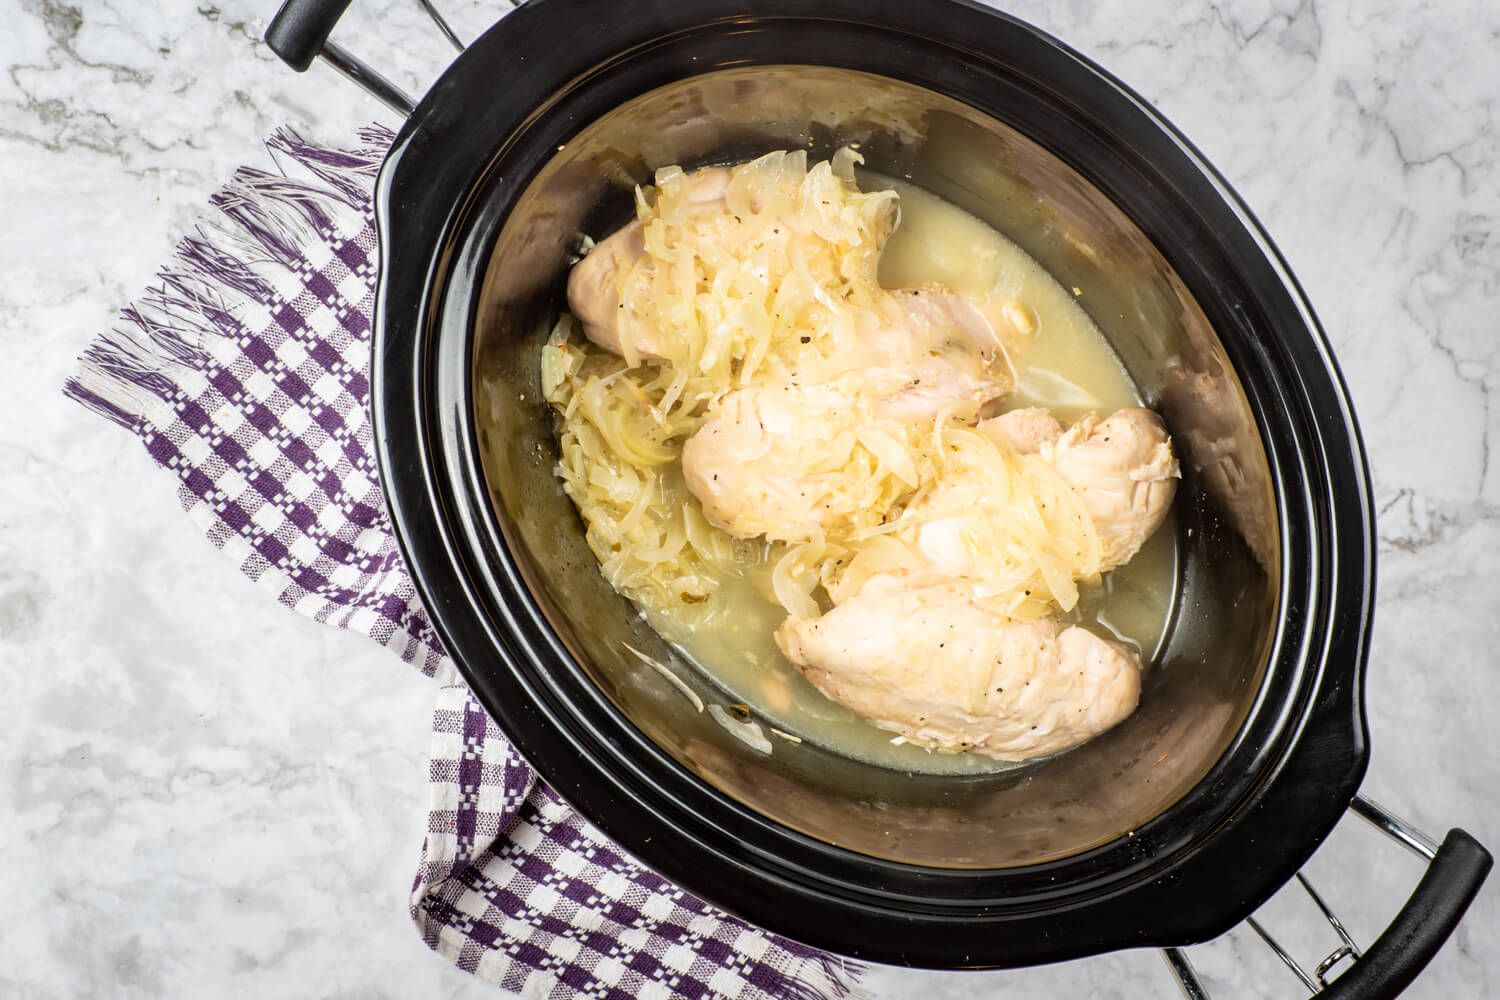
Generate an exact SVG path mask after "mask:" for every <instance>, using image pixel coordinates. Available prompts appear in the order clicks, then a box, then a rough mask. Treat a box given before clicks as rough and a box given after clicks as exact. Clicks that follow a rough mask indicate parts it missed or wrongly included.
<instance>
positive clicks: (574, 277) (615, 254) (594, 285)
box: [568, 167, 730, 361]
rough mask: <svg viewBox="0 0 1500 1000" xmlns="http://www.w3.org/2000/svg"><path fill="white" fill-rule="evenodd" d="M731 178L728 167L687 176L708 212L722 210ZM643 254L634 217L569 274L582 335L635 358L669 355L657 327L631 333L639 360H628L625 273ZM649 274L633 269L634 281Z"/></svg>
mask: <svg viewBox="0 0 1500 1000" xmlns="http://www.w3.org/2000/svg"><path fill="white" fill-rule="evenodd" d="M729 178H730V172H729V168H727V167H706V168H704V169H702V170H695V171H693V172H692V173H691V174H689V175H688V189H687V190H688V199H689V201H690V202H691V203H692V204H693V205H695V206H701V208H702V211H703V212H704V213H705V214H707V213H709V212H716V211H719V210H720V209H722V208H723V206H724V192H725V191H726V190H727V189H728V187H729ZM645 254H646V241H645V239H644V238H643V236H642V233H641V223H640V220H639V219H631V220H630V222H629V223H627V224H626V225H624V226H622V227H621V228H620V229H618V230H616V231H615V232H614V233H612V234H611V235H610V236H609V237H608V238H606V239H605V240H604V241H603V242H601V243H598V244H596V245H595V246H594V248H593V249H592V250H590V251H589V252H588V254H587V255H586V256H585V257H584V258H583V260H580V261H579V262H578V263H577V264H574V265H573V270H572V271H571V272H570V273H569V275H568V308H569V309H570V310H571V311H572V313H573V315H574V316H576V317H577V318H578V320H579V321H580V322H581V323H582V324H583V332H584V335H585V336H587V337H588V338H589V339H590V340H592V341H593V342H594V343H596V344H598V345H599V346H600V347H602V348H604V349H605V350H606V351H609V352H611V353H613V354H619V355H621V356H622V357H626V358H627V359H629V360H633V361H636V360H652V359H660V358H662V357H664V356H665V355H664V354H663V353H662V349H661V345H660V344H659V343H658V342H657V341H656V340H655V337H656V331H654V330H652V329H650V328H649V327H646V326H644V325H642V326H639V327H637V328H632V329H631V330H630V331H629V332H630V335H631V341H632V345H631V346H632V347H633V348H634V351H635V354H636V357H635V358H630V356H629V354H628V353H627V351H626V349H625V345H624V343H623V342H622V339H621V317H620V315H619V314H620V312H621V308H620V282H621V280H622V278H621V276H622V275H628V274H631V273H632V269H634V268H635V265H636V263H637V262H638V261H639V260H640V259H641V258H642V257H644V256H645ZM648 273H649V271H648V270H646V269H642V270H639V271H634V279H633V280H637V281H644V280H646V277H647V275H648Z"/></svg>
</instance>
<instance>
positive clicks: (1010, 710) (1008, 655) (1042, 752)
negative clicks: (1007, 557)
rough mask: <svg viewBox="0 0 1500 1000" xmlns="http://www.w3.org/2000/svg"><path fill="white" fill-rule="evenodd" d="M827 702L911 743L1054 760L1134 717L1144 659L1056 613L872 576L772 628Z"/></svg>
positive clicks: (954, 587) (948, 586) (942, 586)
mask: <svg viewBox="0 0 1500 1000" xmlns="http://www.w3.org/2000/svg"><path fill="white" fill-rule="evenodd" d="M776 642H777V644H778V645H780V647H781V649H782V652H783V653H785V654H786V657H787V659H788V660H790V661H791V662H792V663H793V664H795V665H796V666H797V667H798V668H799V669H800V670H801V671H802V672H803V673H804V674H805V675H806V676H807V678H808V680H810V681H812V683H813V684H814V685H815V686H816V687H817V688H818V689H819V690H820V691H822V692H823V693H824V694H825V695H827V696H828V697H829V698H832V699H833V700H834V701H836V702H839V703H840V704H842V705H845V706H846V707H848V708H850V709H852V710H853V711H855V712H858V713H859V714H860V715H863V716H865V717H867V718H869V719H870V720H871V721H873V722H874V723H875V724H876V725H878V726H880V727H881V728H883V729H888V730H891V731H893V732H896V733H899V734H901V735H902V736H903V737H905V738H906V739H907V740H909V741H911V742H912V743H916V744H919V745H921V746H927V747H934V748H941V749H945V750H967V751H972V752H974V753H979V754H984V755H985V756H988V757H994V758H997V759H999V760H1027V759H1030V758H1033V757H1042V756H1046V755H1048V754H1053V753H1058V752H1060V751H1062V750H1067V749H1068V748H1070V747H1074V746H1077V745H1078V744H1080V743H1082V742H1084V741H1085V740H1088V739H1091V738H1092V737H1094V736H1097V735H1098V734H1099V733H1101V732H1103V731H1104V730H1106V729H1109V728H1110V727H1111V726H1113V725H1115V724H1116V723H1117V722H1119V721H1120V720H1121V719H1124V718H1125V717H1126V716H1127V715H1129V714H1130V713H1131V712H1132V711H1134V710H1135V706H1136V702H1137V700H1138V698H1139V696H1140V664H1139V662H1138V661H1137V659H1136V657H1135V656H1134V654H1132V653H1131V652H1130V651H1129V650H1127V649H1126V648H1125V647H1124V646H1121V645H1120V644H1119V643H1116V642H1111V641H1109V640H1106V639H1101V638H1099V637H1098V636H1096V635H1094V633H1092V632H1090V631H1088V630H1087V629H1084V628H1081V627H1079V626H1073V627H1071V628H1066V629H1063V630H1062V631H1061V633H1059V632H1058V628H1057V623H1056V621H1055V620H1053V619H1051V618H1044V619H1041V620H1039V621H1034V622H1027V623H1020V622H1015V621H1012V620H1010V619H1007V618H1006V617H1004V616H1003V615H1000V614H997V613H996V612H994V611H991V610H990V609H988V608H986V607H985V606H983V605H982V604H981V603H978V602H976V601H975V600H974V599H973V598H972V597H971V596H970V594H969V593H968V591H967V589H966V588H965V587H963V586H962V585H959V584H952V583H941V582H939V583H932V582H922V581H915V585H911V584H910V583H909V582H908V581H905V580H901V579H897V578H879V577H877V578H875V579H873V580H871V581H870V582H869V583H868V584H867V585H866V586H865V587H864V589H863V590H861V591H860V593H859V595H858V596H857V597H854V598H852V599H850V600H848V601H846V602H844V603H843V604H840V605H839V606H838V607H836V608H834V609H833V610H832V611H830V612H828V613H827V614H825V615H823V616H822V617H820V618H789V619H788V620H787V621H786V622H785V623H784V624H783V625H782V626H781V627H780V628H779V629H777V631H776Z"/></svg>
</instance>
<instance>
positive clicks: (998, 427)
mask: <svg viewBox="0 0 1500 1000" xmlns="http://www.w3.org/2000/svg"><path fill="white" fill-rule="evenodd" d="M979 428H980V430H982V431H985V432H987V433H989V434H990V435H991V436H993V437H994V438H995V439H996V440H998V441H1001V442H1002V443H1004V444H1006V445H1008V446H1009V447H1010V448H1011V449H1013V450H1014V451H1016V452H1019V453H1021V454H1028V453H1030V454H1038V455H1040V456H1041V457H1042V458H1044V459H1045V460H1046V461H1048V462H1050V463H1051V464H1052V466H1053V468H1055V469H1057V471H1058V472H1059V473H1060V474H1061V475H1062V477H1063V479H1065V480H1066V481H1067V482H1068V484H1069V485H1070V486H1072V487H1073V491H1074V492H1075V493H1076V494H1077V495H1078V497H1079V499H1080V500H1082V501H1083V506H1084V509H1085V510H1087V511H1088V513H1089V516H1090V517H1091V518H1092V519H1093V522H1094V529H1095V530H1096V531H1097V532H1098V533H1099V541H1100V544H1101V545H1102V546H1103V549H1104V554H1103V560H1102V564H1101V566H1100V569H1101V571H1102V570H1110V569H1113V568H1115V567H1116V566H1122V565H1124V564H1125V563H1127V562H1129V561H1130V558H1131V556H1134V555H1135V554H1136V553H1137V552H1138V551H1140V548H1141V546H1142V545H1143V544H1145V541H1146V539H1148V538H1150V537H1151V533H1152V532H1154V531H1155V530H1156V529H1157V528H1158V527H1160V525H1161V522H1162V521H1163V520H1165V518H1166V516H1167V508H1168V507H1170V506H1171V504H1172V495H1173V494H1174V493H1175V492H1176V490H1177V476H1178V469H1177V459H1176V458H1175V457H1174V456H1173V454H1172V444H1171V440H1170V439H1169V438H1168V437H1167V429H1166V427H1165V425H1163V424H1162V422H1161V417H1159V416H1157V415H1156V413H1155V412H1153V411H1151V410H1147V409H1144V408H1142V407H1139V406H1130V407H1126V408H1125V409H1123V410H1117V411H1116V412H1115V413H1113V414H1111V415H1110V416H1109V417H1106V418H1105V419H1103V420H1100V419H1099V418H1098V417H1093V416H1089V417H1085V418H1084V419H1082V420H1080V421H1079V422H1078V423H1076V424H1074V425H1073V426H1072V427H1069V428H1068V429H1067V430H1063V428H1062V425H1061V424H1059V423H1058V422H1057V421H1056V420H1055V419H1053V417H1052V415H1051V414H1050V413H1048V412H1047V411H1046V410H1043V409H1037V408H1030V409H1024V410H1012V411H1011V412H1009V413H1006V414H1003V415H1001V416H999V417H995V418H993V419H991V420H986V421H984V422H983V423H981V424H980V425H979Z"/></svg>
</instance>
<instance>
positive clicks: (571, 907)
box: [66, 129, 860, 1000]
mask: <svg viewBox="0 0 1500 1000" xmlns="http://www.w3.org/2000/svg"><path fill="white" fill-rule="evenodd" d="M390 139H391V135H390V134H389V133H388V132H384V131H381V130H375V129H371V130H368V131H366V132H365V133H362V135H361V137H360V142H361V145H360V146H359V147H358V148H355V149H349V150H337V149H325V148H320V147H317V146H313V145H310V144H308V143H306V142H303V141H302V140H301V139H300V138H299V137H298V136H296V135H294V134H292V133H291V132H288V131H282V132H279V133H277V134H276V135H274V136H273V137H272V138H271V139H270V140H269V141H268V143H267V145H268V147H269V149H270V150H271V156H272V160H273V161H274V165H275V167H276V169H275V170H272V171H267V170H260V169H252V168H248V167H247V168H243V169H241V170H240V171H238V172H237V173H236V174H235V175H234V177H233V179H232V180H231V181H230V183H229V184H228V185H227V186H226V187H225V188H224V189H223V190H222V191H220V192H219V193H218V194H217V195H215V196H214V198H213V200H212V204H213V207H214V208H215V209H216V210H217V211H216V213H215V214H214V215H213V217H212V218H210V219H205V220H204V222H203V223H202V224H201V225H200V226H199V228H198V231H197V232H196V233H195V234H194V235H192V236H189V237H188V238H187V239H185V240H184V241H183V242H182V243H181V244H180V246H179V247H178V249H177V253H176V255H175V256H174V258H173V259H172V261H171V262H170V263H169V264H168V265H167V266H166V267H164V268H163V269H162V270H161V272H160V273H159V275H158V283H157V284H156V285H155V286H154V287H152V288H151V289H150V290H148V291H147V292H146V293H145V294H144V295H143V296H141V298H140V299H139V300H137V301H136V302H135V303H134V304H133V305H131V306H130V307H129V308H127V309H125V310H124V312H123V313H122V314H121V317H120V321H119V323H118V324H117V325H116V326H115V328H114V329H112V330H110V331H109V332H107V333H105V334H103V335H102V336H100V337H98V338H97V339H96V340H95V341H94V342H93V344H91V345H90V346H89V348H88V349H87V350H86V351H85V352H84V354H83V356H82V358H81V359H80V362H79V369H78V372H77V374H76V375H75V377H74V378H72V379H71V380H70V381H69V382H68V383H67V386H66V392H67V393H68V394H69V395H71V396H72V397H73V398H75V399H77V400H78V401H79V402H81V403H83V404H84V405H85V406H87V407H89V408H90V409H92V410H94V411H95V412H97V413H100V414H102V415H103V416H105V417H108V418H109V419H111V420H113V421H114V422H116V423H118V424H121V425H122V426H124V427H126V428H128V429H129V430H130V431H131V432H132V433H134V434H135V435H136V436H137V437H139V438H140V439H141V442H142V443H143V444H144V445H145V447H146V451H147V452H148V453H149V454H150V455H151V457H152V458H153V459H154V460H155V461H156V462H157V463H158V464H159V465H161V466H162V467H164V468H166V469H168V470H169V471H170V472H171V473H172V474H173V475H174V476H175V477H176V479H177V493H178V497H179V498H180V499H181V501H182V505H183V507H184V508H185V509H186V510H187V512H188V516H189V517H191V518H192V520H193V521H194V523H196V524H197V526H198V528H199V530H201V531H202V532H203V533H204V534H206V535H207V536H208V538H209V540H210V541H211V542H212V543H213V544H214V545H215V546H216V547H217V548H218V549H219V550H220V551H222V552H223V553H224V554H225V555H226V556H228V557H229V558H231V559H233V560H234V562H235V563H236V564H237V565H238V566H239V567H240V570H241V571H242V572H243V573H245V574H246V575H247V576H249V577H250V578H251V579H253V580H255V581H256V582H258V583H259V584H260V585H261V586H263V587H264V588H265V589H266V590H268V591H270V592H271V593H273V594H275V595H276V596H277V597H278V599H279V600H280V601H281V603H282V604H284V605H286V606H287V607H288V608H291V609H293V610H295V611H297V612H300V613H301V614H304V615H307V616H308V617H311V618H315V619H317V620H318V621H321V622H327V623H329V624H332V625H336V626H338V627H339V628H345V629H349V630H351V631H355V632H360V633H363V634H365V635H368V636H369V637H371V638H372V639H375V640H376V641H377V642H379V643H381V644H382V645H384V646H386V647H387V648H389V649H390V650H392V651H393V652H395V653H397V654H398V655H399V656H401V658H402V659H404V660H406V661H407V662H408V663H411V664H413V665H415V666H417V667H418V668H419V669H421V671H422V672H423V673H424V674H427V675H428V676H430V677H433V678H434V679H435V680H436V682H437V684H436V687H437V710H436V712H435V714H434V716H433V726H432V729H433V732H432V762H431V765H430V773H429V779H428V780H429V785H428V827H427V829H428V833H427V840H426V843H425V844H424V845H423V848H422V860H421V866H420V868H419V869H418V872H417V877H416V880H415V884H414V886H413V888H412V893H411V899H410V907H411V915H412V918H413V919H414V920H415V921H416V924H417V927H418V928H419V929H420V931H421V933H422V937H423V939H424V940H425V941H426V942H427V944H428V946H429V947H431V948H433V949H434V950H436V951H438V952H440V953H442V954H443V955H444V956H446V957H447V958H448V959H450V960H451V961H453V962H455V963H457V964H458V965H459V967H460V968H462V969H465V970H467V971H469V972H472V973H474V974H476V975H478V976H481V977H483V978H484V979H487V980H489V981H491V982H493V983H496V984H497V985H499V986H502V987H504V988H506V989H509V990H513V991H515V992H517V993H520V994H521V995H523V996H526V997H538V998H540V997H547V998H563V997H571V996H587V997H609V998H620V1000H626V998H655V997H671V996H682V997H690V998H699V997H709V996H723V997H734V998H745V1000H752V998H771V997H775V998H796V1000H814V998H823V997H847V996H851V995H853V994H854V993H855V992H856V982H857V980H858V977H859V971H860V970H859V968H858V966H856V965H854V964H852V963H848V962H845V961H844V960H842V959H839V958H836V957H833V956H830V955H825V954H823V953H821V952H817V951H814V950H812V949H810V948H807V947H804V946H802V945H798V944H796V943H794V942H791V941H786V940H783V939H781V938H777V937H774V936H772V935H770V934H767V933H765V932H764V931H761V930H758V929H757V928H754V927H750V926H748V925H746V924H744V923H742V922H741V921H739V920H736V919H734V918H732V917H729V916H728V915H726V914H724V913H721V912H719V911H717V910H715V909H713V908H712V907H710V906H709V905H707V904H706V903H704V902H703V901H702V900H699V899H696V898H694V897H693V896H691V895H689V894H687V893H686V892H684V891H683V890H681V889H679V888H677V887H676V886H674V885H672V884H671V883H669V882H667V881H665V880H664V879H662V878H660V877H659V876H657V875H655V874H654V873H652V872H650V871H648V870H647V869H645V868H643V867H641V866H640V865H638V864H637V863H636V862H635V861H633V860H632V859H631V858H630V857H629V856H628V855H626V854H625V853H624V852H623V851H621V850H620V849H619V848H618V847H616V846H614V845H613V844H611V843H610V842H609V841H607V840H605V839H604V837H603V836H602V835H601V834H600V833H599V832H598V831H597V830H595V829H594V828H593V827H592V826H590V825H589V824H588V823H587V822H586V821H584V820H583V819H582V818H581V817H579V816H578V815H577V814H576V813H574V812H573V811H572V810H571V809H570V808H569V807H568V806H567V804H566V803H564V802H563V801H561V800H560V799H559V798H558V797H557V796H556V794H554V793H553V792H552V790H551V789H549V788H548V787H547V786H546V785H545V784H543V783H542V782H540V781H538V780H537V777H536V774H535V773H534V772H533V771H532V770H531V768H530V767H528V766H527V764H526V763H525V762H524V761H523V760H521V758H520V757H518V756H517V755H516V753H515V752H514V751H513V750H512V749H511V747H510V744H509V743H508V742H507V741H506V739H505V737H504V735H503V734H502V733H501V732H500V731H499V730H498V729H497V728H496V727H495V724H494V723H493V722H492V721H491V720H490V719H489V718H488V717H487V716H486V714H485V712H484V710H483V709H482V708H481V707H480V705H479V703H478V702H477V701H475V699H474V696H473V695H472V694H471V693H470V692H469V690H468V688H467V687H466V686H465V685H464V684H463V683H462V682H461V681H460V680H459V679H458V678H457V676H456V675H455V673H454V671H453V668H452V665H451V663H450V662H449V661H448V660H447V659H446V657H445V656H444V654H443V651H442V648H441V646H440V645H439V643H438V639H437V636H436V635H435V634H434V632H433V630H432V626H431V624H430V623H429V622H428V620H427V616H426V614H425V613H424V612H423V610H422V607H421V605H420V604H419V603H418V601H417V596H416V592H415V590H414V588H413V586H412V582H411V579H410V578H409V577H408V576H407V574H406V570H405V567H404V566H403V565H402V562H401V557H400V554H399V553H398V551H397V548H396V543H395V539H394V537H393V536H392V533H391V527H390V524H389V523H388V521H387V519H386V514H385V510H384V506H383V503H382V499H381V494H380V488H379V484H378V483H377V481H376V473H375V461H374V457H373V455H372V452H371V439H370V419H369V413H368V403H369V379H368V361H369V339H370V313H371V305H372V301H373V292H374V284H375V261H376V256H375V231H374V220H373V216H372V212H371V203H370V189H371V187H372V184H373V181H374V176H375V171H376V169H377V167H378V166H379V163H380V160H381V157H382V155H383V153H384V150H385V148H386V146H387V145H388V143H389V142H390Z"/></svg>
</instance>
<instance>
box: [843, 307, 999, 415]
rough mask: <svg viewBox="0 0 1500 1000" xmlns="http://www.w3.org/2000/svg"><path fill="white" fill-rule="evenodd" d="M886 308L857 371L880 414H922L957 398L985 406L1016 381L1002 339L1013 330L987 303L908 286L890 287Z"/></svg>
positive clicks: (869, 336) (867, 344) (867, 337)
mask: <svg viewBox="0 0 1500 1000" xmlns="http://www.w3.org/2000/svg"><path fill="white" fill-rule="evenodd" d="M883 311H884V312H885V313H886V315H885V316H883V317H882V322H881V323H880V325H879V326H878V327H877V328H876V329H875V330H874V331H872V332H871V333H869V334H868V335H866V337H865V344H864V345H863V346H865V347H867V348H868V350H869V354H870V364H869V366H868V367H866V368H863V369H862V370H861V372H860V374H861V376H862V379H863V381H864V383H865V384H866V385H867V386H868V391H869V392H870V394H871V395H872V396H874V397H876V398H878V399H879V402H878V403H877V405H876V412H877V413H879V414H880V415H882V416H887V417H892V418H894V419H897V420H907V421H926V420H930V419H931V418H932V417H934V416H936V415H937V413H938V411H940V410H941V409H942V408H943V407H945V406H947V405H949V404H951V403H954V402H960V401H970V402H972V403H974V404H975V406H976V407H978V406H983V405H984V404H985V403H988V402H989V401H991V400H993V399H999V398H1000V397H1002V396H1004V395H1006V394H1007V393H1009V392H1010V390H1011V388H1012V387H1013V385H1014V384H1015V373H1014V370H1013V369H1012V367H1011V359H1010V354H1011V351H1010V348H1009V347H1008V346H1007V339H1009V338H1013V337H1014V336H1015V335H1016V333H1015V331H1012V330H1011V329H1010V328H1009V326H1008V325H1007V324H1006V323H1004V322H1003V320H999V321H997V320H998V317H994V316H991V315H990V310H989V309H988V308H986V304H981V303H979V302H976V301H974V300H973V299H971V298H969V297H968V296H964V295H959V294H957V293H956V292H950V291H948V290H947V289H944V288H938V287H929V288H912V289H904V290H902V291H898V292H893V293H891V295H890V297H889V299H888V300H887V307H886V309H885V310H883ZM1012 343H1014V341H1012Z"/></svg>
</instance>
